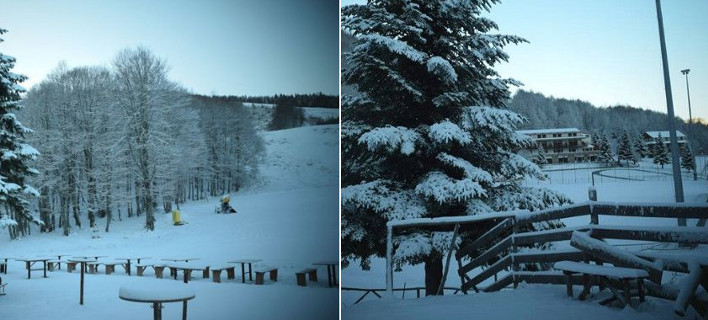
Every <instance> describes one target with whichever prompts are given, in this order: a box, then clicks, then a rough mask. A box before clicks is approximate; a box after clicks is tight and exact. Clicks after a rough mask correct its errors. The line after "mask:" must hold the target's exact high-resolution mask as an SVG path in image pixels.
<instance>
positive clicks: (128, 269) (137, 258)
mask: <svg viewBox="0 0 708 320" xmlns="http://www.w3.org/2000/svg"><path fill="white" fill-rule="evenodd" d="M133 259H135V260H137V261H138V264H140V260H142V259H151V257H131V258H116V260H126V261H127V263H126V265H125V272H127V273H128V275H130V260H133Z"/></svg>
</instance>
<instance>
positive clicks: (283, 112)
mask: <svg viewBox="0 0 708 320" xmlns="http://www.w3.org/2000/svg"><path fill="white" fill-rule="evenodd" d="M304 121H305V112H304V111H302V108H296V107H295V105H294V104H289V103H278V104H277V105H276V106H275V110H273V119H272V120H271V122H270V125H269V129H270V130H282V129H290V128H296V127H301V126H302V123H303V122H304Z"/></svg>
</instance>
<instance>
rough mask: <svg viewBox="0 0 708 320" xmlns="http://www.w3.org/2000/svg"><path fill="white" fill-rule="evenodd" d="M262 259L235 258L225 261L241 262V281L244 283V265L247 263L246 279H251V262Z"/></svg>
mask: <svg viewBox="0 0 708 320" xmlns="http://www.w3.org/2000/svg"><path fill="white" fill-rule="evenodd" d="M259 261H263V260H261V259H236V260H232V261H227V263H240V264H241V283H246V269H245V265H246V264H248V280H249V281H253V272H252V268H251V264H253V263H256V262H259Z"/></svg>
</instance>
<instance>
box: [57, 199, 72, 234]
mask: <svg viewBox="0 0 708 320" xmlns="http://www.w3.org/2000/svg"><path fill="white" fill-rule="evenodd" d="M66 198H67V196H66V194H62V195H61V204H60V207H61V209H60V210H61V216H60V218H59V220H61V221H59V224H61V226H62V228H63V229H64V236H69V232H70V231H71V228H70V226H69V201H67V199H66Z"/></svg>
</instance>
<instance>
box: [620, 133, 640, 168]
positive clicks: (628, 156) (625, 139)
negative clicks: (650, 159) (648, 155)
mask: <svg viewBox="0 0 708 320" xmlns="http://www.w3.org/2000/svg"><path fill="white" fill-rule="evenodd" d="M618 140H619V144H618V146H617V162H618V163H619V162H620V161H622V160H625V161H626V163H627V166H629V162H630V161H632V162H633V163H637V156H636V154H635V153H634V145H633V144H632V140H631V139H630V138H629V133H627V132H626V131H625V132H624V133H623V134H622V136H621V137H620V138H619V139H618Z"/></svg>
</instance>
